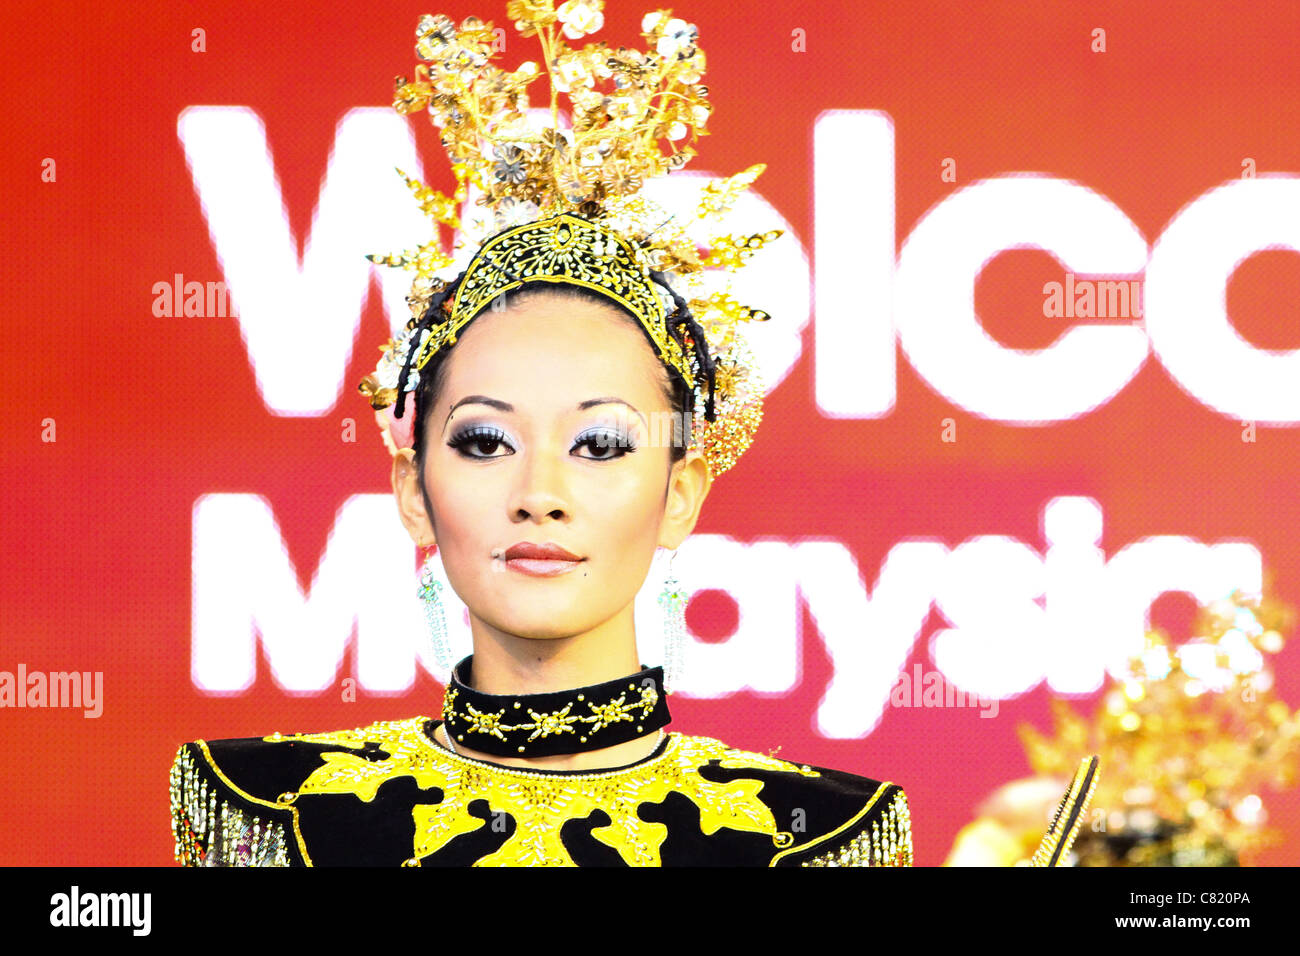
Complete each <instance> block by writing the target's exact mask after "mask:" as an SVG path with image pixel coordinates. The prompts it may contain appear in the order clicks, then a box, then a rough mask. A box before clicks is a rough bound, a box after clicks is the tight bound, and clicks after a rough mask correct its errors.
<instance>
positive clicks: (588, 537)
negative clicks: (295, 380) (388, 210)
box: [394, 294, 709, 639]
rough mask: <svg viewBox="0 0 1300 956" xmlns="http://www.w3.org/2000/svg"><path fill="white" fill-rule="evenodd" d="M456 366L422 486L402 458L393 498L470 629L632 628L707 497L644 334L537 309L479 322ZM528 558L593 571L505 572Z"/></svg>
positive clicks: (585, 309)
mask: <svg viewBox="0 0 1300 956" xmlns="http://www.w3.org/2000/svg"><path fill="white" fill-rule="evenodd" d="M446 362H447V365H446V369H445V379H444V381H443V385H442V388H441V389H440V390H439V393H438V395H437V401H436V403H435V404H434V406H433V407H432V408H431V409H429V410H428V411H427V412H426V413H425V416H424V418H423V420H422V422H421V427H422V428H423V429H424V462H423V466H424V472H423V475H421V476H417V475H415V473H414V467H413V464H412V463H411V462H412V459H413V452H410V451H409V450H407V451H403V452H402V453H401V454H400V455H399V457H398V460H397V461H396V462H395V465H394V487H395V490H396V491H397V494H398V501H399V504H400V506H401V509H402V512H403V520H404V521H405V523H406V525H407V528H408V529H409V530H410V531H411V534H412V537H413V538H414V539H415V540H416V541H417V542H418V541H423V542H424V543H426V544H428V543H431V539H432V543H436V544H437V545H438V550H439V553H440V555H441V558H442V561H443V564H444V566H445V567H446V569H447V578H448V580H449V581H450V583H451V585H452V587H453V588H455V590H456V593H457V594H458V595H459V596H460V597H461V599H462V600H463V601H464V602H465V604H466V605H467V606H468V608H469V611H470V615H471V619H477V620H476V621H475V627H476V628H479V627H482V626H483V625H487V626H488V627H491V628H494V629H496V630H498V631H500V632H502V633H504V634H508V635H514V636H518V637H526V638H543V639H544V638H555V637H569V636H572V635H575V634H582V633H586V632H588V631H591V630H593V629H595V628H596V627H598V626H600V625H602V624H604V623H606V622H608V621H610V620H611V619H613V618H614V617H616V616H617V615H620V614H626V615H629V617H630V615H631V611H632V603H633V600H634V599H635V597H636V594H637V591H638V590H640V588H641V585H642V583H643V582H644V580H645V577H646V573H647V571H648V570H649V566H650V562H651V560H652V559H653V557H654V552H655V548H656V547H657V546H660V545H662V546H664V547H668V548H676V547H677V546H678V545H679V544H680V543H681V541H682V540H684V539H685V537H686V536H687V535H688V534H689V533H690V531H691V530H692V528H693V527H694V526H695V522H696V519H697V518H698V515H699V511H700V506H701V505H702V504H703V501H704V497H705V495H706V494H707V493H708V484H709V482H708V475H707V469H706V468H705V464H704V461H703V459H702V458H701V457H700V456H699V454H698V453H694V452H692V453H690V454H688V455H687V457H686V458H685V459H683V460H682V461H680V462H678V463H676V464H675V465H672V464H670V463H671V448H670V442H671V441H672V436H673V429H672V427H671V417H670V416H671V413H672V411H671V406H670V404H669V401H668V398H667V396H666V395H665V393H664V384H663V383H664V378H663V375H664V372H663V369H662V366H661V365H660V363H659V360H658V358H657V357H656V355H655V353H654V351H653V350H652V348H651V346H650V344H649V341H648V339H647V338H646V336H645V334H644V333H643V332H642V331H641V330H640V329H639V328H637V327H636V326H635V325H634V324H633V321H632V319H631V318H629V317H627V316H626V315H624V314H623V313H621V312H619V311H618V310H617V309H616V308H615V307H613V306H612V305H609V306H606V305H603V304H600V303H597V302H592V301H589V300H586V299H576V298H570V297H566V296H563V295H556V294H538V295H530V296H529V297H528V298H526V299H523V300H521V301H519V302H518V303H516V304H514V305H512V306H511V307H510V308H508V309H504V310H488V311H486V312H484V313H482V314H481V315H479V316H477V317H476V318H475V319H474V321H473V322H471V323H470V324H469V325H468V326H467V327H466V328H465V329H464V330H463V332H462V334H461V335H460V337H459V340H458V341H457V342H456V344H455V346H454V347H453V348H452V350H451V352H450V353H449V355H448V357H447V359H446ZM664 423H668V427H666V428H665V427H664ZM417 480H418V481H419V482H421V483H422V485H423V490H424V493H425V494H427V496H428V501H429V504H430V505H431V507H432V511H433V513H432V515H431V516H430V515H427V514H426V513H425V508H424V503H423V500H421V497H420V494H419V486H418V485H417V484H416V482H417ZM425 529H427V530H425ZM519 543H529V544H539V545H544V544H554V545H558V546H559V547H561V548H564V549H566V550H567V551H569V552H571V553H572V554H574V555H576V556H577V557H579V558H581V559H582V560H581V561H579V562H577V563H574V564H570V565H566V566H565V567H567V568H568V570H565V571H564V572H563V573H561V574H556V575H552V576H538V575H535V574H528V573H525V570H524V567H526V565H520V564H518V563H515V562H514V561H508V560H507V559H506V552H507V550H508V549H510V548H511V547H512V546H514V545H517V544H519Z"/></svg>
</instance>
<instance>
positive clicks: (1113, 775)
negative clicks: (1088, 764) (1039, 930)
mask: <svg viewBox="0 0 1300 956" xmlns="http://www.w3.org/2000/svg"><path fill="white" fill-rule="evenodd" d="M1293 618H1294V613H1293V612H1292V611H1291V609H1290V608H1287V607H1285V606H1283V605H1280V604H1278V603H1276V602H1275V601H1273V600H1271V599H1268V598H1265V597H1263V596H1262V595H1259V594H1256V595H1249V594H1245V593H1243V592H1240V591H1236V592H1233V593H1232V594H1231V595H1230V596H1229V597H1227V598H1224V599H1222V600H1220V601H1216V602H1214V603H1212V604H1210V605H1209V606H1207V607H1203V608H1201V609H1200V611H1199V613H1198V620H1197V622H1196V625H1195V627H1194V629H1193V635H1194V637H1193V638H1192V639H1191V640H1189V641H1186V642H1184V643H1183V644H1181V645H1180V646H1178V647H1174V646H1172V644H1171V642H1170V640H1169V638H1168V636H1167V635H1166V634H1164V633H1163V632H1161V631H1159V630H1153V631H1151V632H1150V633H1148V634H1147V636H1146V641H1145V648H1144V649H1143V650H1142V651H1141V652H1140V653H1139V654H1138V655H1137V656H1136V657H1135V658H1134V659H1133V660H1132V662H1131V663H1130V667H1129V673H1128V675H1127V679H1125V680H1122V681H1118V682H1116V684H1115V686H1113V687H1111V688H1110V689H1109V690H1108V691H1107V693H1106V694H1105V696H1104V697H1103V698H1102V703H1101V707H1100V708H1099V709H1098V712H1097V715H1096V717H1095V718H1094V719H1093V720H1092V721H1086V720H1084V719H1083V718H1082V717H1080V716H1079V715H1077V714H1076V713H1075V712H1074V711H1073V709H1072V708H1070V706H1069V705H1067V704H1066V703H1064V702H1063V701H1060V700H1054V701H1053V711H1054V721H1055V724H1056V728H1055V733H1054V736H1053V737H1052V738H1050V739H1049V738H1047V737H1045V736H1043V735H1042V734H1039V733H1038V732H1037V731H1035V730H1034V729H1033V728H1032V727H1029V726H1027V725H1026V726H1023V727H1021V729H1020V734H1021V738H1022V740H1023V742H1024V744H1025V749H1026V752H1027V754H1028V757H1029V762H1030V764H1031V765H1032V766H1033V768H1034V770H1035V771H1036V772H1037V773H1039V774H1044V775H1058V774H1064V773H1068V772H1069V770H1070V767H1071V766H1073V764H1074V762H1075V761H1076V760H1077V759H1078V755H1079V754H1080V753H1088V752H1093V753H1096V754H1099V755H1100V758H1101V764H1102V765H1103V767H1106V768H1108V769H1107V770H1106V772H1104V773H1102V774H1101V779H1100V781H1099V782H1097V783H1096V788H1097V789H1096V800H1095V804H1094V806H1095V807H1096V808H1097V809H1096V811H1095V813H1101V814H1103V816H1102V817H1100V818H1099V819H1100V820H1102V821H1103V822H1104V826H1093V827H1090V828H1089V829H1088V830H1086V831H1084V832H1083V833H1082V834H1081V835H1080V839H1079V843H1078V845H1077V846H1076V847H1075V851H1076V854H1077V856H1078V858H1079V860H1080V862H1081V863H1083V864H1084V865H1097V864H1101V865H1116V864H1119V865H1139V866H1142V865H1165V866H1168V865H1173V866H1214V865H1237V864H1238V863H1239V862H1240V857H1241V854H1242V853H1243V852H1245V851H1250V850H1254V849H1257V848H1259V847H1261V846H1264V845H1266V844H1268V843H1270V842H1272V841H1274V840H1275V839H1276V837H1277V834H1276V833H1272V832H1270V831H1269V830H1268V829H1267V828H1266V827H1265V826H1264V823H1265V821H1266V819H1267V815H1266V813H1265V808H1264V801H1263V799H1262V794H1263V793H1264V788H1266V787H1271V788H1282V787H1289V786H1291V785H1293V784H1294V783H1295V780H1296V771H1297V763H1298V762H1300V711H1297V712H1293V711H1292V710H1291V708H1290V707H1288V706H1287V704H1286V703H1285V702H1284V701H1282V700H1280V699H1278V698H1277V697H1276V696H1274V694H1273V692H1272V673H1271V671H1270V669H1269V667H1268V665H1267V655H1270V654H1275V653H1277V652H1278V651H1280V650H1281V649H1282V645H1283V637H1282V633H1283V632H1284V631H1285V630H1287V629H1289V628H1290V626H1291V623H1292V620H1293ZM1076 782H1077V778H1076Z"/></svg>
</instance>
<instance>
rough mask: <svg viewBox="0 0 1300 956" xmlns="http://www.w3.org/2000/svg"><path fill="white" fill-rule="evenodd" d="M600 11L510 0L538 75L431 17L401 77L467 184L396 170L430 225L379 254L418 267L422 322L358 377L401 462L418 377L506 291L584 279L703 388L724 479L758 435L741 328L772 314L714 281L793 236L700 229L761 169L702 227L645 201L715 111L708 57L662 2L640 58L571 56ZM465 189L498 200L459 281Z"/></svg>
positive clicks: (720, 198)
mask: <svg viewBox="0 0 1300 956" xmlns="http://www.w3.org/2000/svg"><path fill="white" fill-rule="evenodd" d="M602 8H603V3H602V0H567V2H565V3H562V4H560V6H559V7H558V8H557V7H555V6H554V0H511V2H510V3H509V4H508V5H507V13H508V16H509V17H510V18H511V19H512V20H513V21H514V24H515V27H516V29H517V30H518V31H519V33H520V34H521V35H522V36H525V37H528V36H534V35H535V36H537V37H538V39H539V41H540V43H541V47H542V55H543V67H542V69H541V70H539V68H538V66H537V65H536V64H534V63H531V62H528V63H524V64H522V65H521V66H520V67H519V68H518V69H516V70H515V71H514V72H505V71H503V70H501V69H498V68H496V67H494V66H492V65H491V60H492V59H493V58H494V56H495V52H496V49H495V47H496V40H497V33H496V31H494V29H493V27H492V24H491V23H490V22H488V23H485V22H483V21H481V20H479V19H478V18H476V17H469V18H467V19H466V20H464V21H463V22H462V23H461V25H460V26H459V27H457V26H456V25H455V24H454V23H453V22H452V20H451V19H450V18H448V17H446V16H428V15H426V16H425V17H423V18H422V19H421V20H420V23H419V26H418V28H417V30H416V55H417V56H418V57H419V58H420V59H421V60H422V61H423V62H422V63H420V65H419V66H417V67H416V70H415V79H414V80H410V79H408V78H406V77H404V76H399V77H397V80H396V95H395V99H394V103H393V106H394V108H395V109H396V110H397V111H398V112H400V113H403V114H409V113H413V112H416V111H418V110H422V109H427V110H428V112H429V116H430V119H431V121H432V122H433V124H434V125H435V126H436V127H438V128H439V129H440V130H441V131H442V143H443V146H444V147H445V148H446V149H447V152H448V155H449V157H450V159H451V161H452V173H453V175H454V176H455V177H456V181H457V188H456V190H455V192H454V193H453V194H452V195H451V196H447V195H445V194H443V193H440V192H438V191H436V190H434V189H431V188H429V187H428V186H426V185H424V184H423V183H421V182H419V181H418V180H415V179H413V178H411V177H409V176H407V175H406V174H405V173H403V172H402V171H401V170H398V172H399V174H400V175H402V177H403V179H404V180H405V181H406V183H407V185H408V186H409V187H410V189H411V191H412V192H413V194H414V195H415V198H416V200H417V201H418V202H419V204H420V208H421V210H422V211H423V212H424V213H425V214H426V215H428V216H429V217H430V219H431V220H432V221H433V227H434V235H433V238H432V239H431V240H430V241H429V242H427V243H425V244H423V245H421V246H420V247H419V248H417V249H413V250H408V251H406V252H402V253H397V254H392V255H372V256H370V257H369V258H370V259H371V261H372V262H376V263H382V264H384V265H388V266H394V267H400V268H404V269H407V270H411V271H414V272H415V273H416V275H415V279H414V281H413V283H412V286H411V293H410V295H409V296H408V297H407V303H408V304H409V306H410V308H411V314H412V317H411V319H410V320H409V321H408V322H407V323H406V325H405V327H404V328H403V329H402V330H401V332H400V333H399V334H398V335H397V336H395V337H394V338H393V339H390V341H389V342H388V343H386V344H385V345H383V346H381V347H380V351H381V352H382V357H381V359H380V361H379V364H378V366H377V367H376V369H375V372H374V373H373V374H371V375H367V376H366V378H365V379H364V380H363V381H362V382H361V383H360V385H359V386H358V388H359V390H360V391H361V392H362V394H363V395H365V396H366V398H367V399H368V400H369V402H370V404H371V406H372V407H373V408H374V410H375V415H376V419H377V421H378V422H379V425H380V428H381V429H382V431H383V436H384V440H385V443H386V445H387V446H388V448H389V450H390V452H392V453H394V454H396V452H397V451H398V449H399V448H402V447H409V445H410V444H411V436H410V425H409V424H408V422H406V421H403V420H402V419H403V418H405V417H406V416H405V403H406V393H407V392H410V391H412V390H414V389H415V388H416V387H417V385H418V384H419V378H420V371H421V370H422V369H424V367H425V366H426V365H427V364H428V362H429V361H430V359H432V358H433V357H434V356H435V355H437V354H438V353H439V352H441V351H443V350H444V349H446V348H448V347H450V346H452V345H453V344H454V343H455V342H456V340H457V336H458V335H459V334H460V332H461V331H462V329H463V328H464V327H465V326H466V325H467V324H468V323H469V322H470V321H472V320H473V319H474V318H475V317H476V316H477V315H479V314H481V313H482V312H483V311H484V310H485V309H486V308H488V307H489V306H490V305H491V304H492V303H493V302H494V301H495V300H497V298H498V297H499V296H501V295H502V294H503V293H507V292H510V291H512V290H514V289H517V288H519V287H521V286H523V285H525V284H528V283H533V282H563V283H568V284H573V285H579V286H582V287H585V288H588V289H591V290H593V291H595V292H598V293H600V294H602V295H604V296H606V297H608V298H609V299H611V300H612V301H614V302H616V303H618V304H619V305H621V306H622V307H624V308H625V309H627V310H628V311H629V312H630V313H632V314H633V315H634V316H636V318H637V320H638V322H639V323H640V325H641V327H642V328H643V329H644V330H645V333H646V335H647V336H648V338H649V340H650V342H651V344H652V345H653V346H654V348H655V350H656V353H657V355H658V357H659V359H660V361H662V362H663V363H664V365H665V366H666V367H667V368H669V369H670V370H671V372H672V373H673V374H675V375H676V376H678V377H679V378H680V380H681V381H682V382H684V383H685V384H686V386H687V387H688V388H690V389H691V390H692V392H693V393H694V396H695V418H694V421H693V422H692V424H691V435H690V445H689V447H691V448H695V449H698V450H699V451H700V452H701V453H702V454H703V456H704V458H705V460H706V462H707V463H708V466H709V471H710V474H711V475H712V476H714V477H716V476H718V475H720V474H722V472H724V471H726V470H727V469H728V468H730V467H731V466H732V465H733V464H734V463H735V461H736V460H737V459H738V458H739V456H740V455H741V454H742V453H743V452H744V451H745V449H746V448H748V447H749V445H750V443H751V442H752V440H753V436H754V432H755V431H756V429H757V428H758V425H759V422H760V421H761V419H762V397H763V387H762V382H761V381H760V379H759V377H758V374H757V370H756V368H755V365H754V360H753V356H752V354H751V353H750V351H749V349H748V343H747V342H746V341H745V338H744V336H743V334H742V333H741V331H740V329H739V326H740V324H741V323H743V322H749V321H765V320H767V319H768V318H769V316H768V314H767V313H766V312H763V311H761V310H758V309H751V308H749V307H747V306H745V305H742V304H741V303H740V302H738V301H737V300H736V299H735V298H734V297H733V296H732V295H731V294H730V291H729V289H728V288H726V287H725V284H724V287H723V288H717V282H716V279H717V277H718V274H719V272H721V274H722V275H723V276H726V275H729V274H730V273H734V272H735V270H736V269H738V268H740V267H741V266H742V265H744V264H745V262H746V260H748V259H749V257H750V256H751V255H752V254H753V253H754V252H755V251H757V250H758V249H761V248H762V247H763V246H764V245H765V244H766V243H768V242H770V241H771V240H773V239H775V238H777V237H778V236H779V235H780V234H781V230H779V229H773V230H768V231H766V232H762V233H757V234H752V235H743V234H726V235H720V236H710V235H707V234H706V235H704V236H701V235H698V231H699V224H700V223H702V222H705V221H707V220H709V219H712V218H715V217H719V216H721V215H723V214H725V213H726V212H727V211H728V210H730V208H731V207H732V206H733V205H734V203H735V201H736V198H737V197H738V196H739V195H740V193H741V192H742V191H743V190H745V189H746V188H747V187H748V186H749V185H750V184H751V183H752V182H753V181H754V180H755V179H756V178H757V177H758V175H759V174H760V173H761V172H762V171H763V168H764V167H763V166H762V165H755V166H751V167H750V168H748V169H746V170H744V171H743V172H741V173H740V174H738V175H736V176H732V177H731V178H729V179H725V180H722V181H720V182H713V183H711V184H710V185H708V186H706V187H705V188H704V189H703V191H702V193H701V195H700V198H699V202H698V205H697V208H696V210H695V214H694V215H693V216H692V217H690V218H689V219H687V218H686V217H679V216H677V215H676V214H674V213H673V212H671V211H669V210H667V209H665V208H663V207H662V206H660V205H657V204H655V203H653V202H651V201H650V200H648V199H646V198H645V197H643V196H641V195H638V194H639V193H640V191H641V189H642V187H643V185H644V183H645V182H646V180H648V179H651V178H653V177H657V176H661V175H664V174H667V173H668V172H671V171H672V170H675V169H680V168H681V167H682V166H684V165H685V164H686V163H687V161H688V160H689V159H690V158H691V157H692V156H693V155H695V150H694V147H693V144H694V142H695V140H696V138H697V137H698V136H701V135H705V132H706V131H705V130H704V125H705V123H706V121H707V119H708V116H709V113H710V110H711V106H710V105H709V103H708V101H707V94H708V89H707V88H706V87H704V86H702V85H700V78H701V76H702V75H703V72H704V53H703V51H701V50H700V48H699V47H698V46H697V45H696V43H695V39H696V30H695V27H694V26H692V25H691V24H688V23H686V22H684V21H682V20H680V19H675V18H673V16H672V14H671V11H666V10H660V11H655V12H653V13H650V14H647V15H646V16H645V18H644V19H643V20H642V31H643V33H642V35H643V37H644V38H645V39H646V40H647V41H648V43H649V49H648V51H646V52H644V53H643V52H641V51H639V50H631V49H625V48H618V49H612V48H610V47H608V46H606V45H605V44H603V43H589V44H588V45H586V46H585V47H582V48H581V49H572V48H570V47H569V46H568V45H567V44H566V43H565V38H566V37H567V38H569V39H576V38H578V37H581V36H585V35H587V34H590V33H593V32H595V31H596V30H597V29H599V28H600V26H601V25H602V23H603V14H602V12H601V11H602ZM542 72H544V73H546V75H547V77H548V80H549V83H550V115H551V123H550V126H549V127H547V128H545V129H541V130H538V129H535V128H534V127H533V126H531V125H530V122H529V119H528V116H527V114H526V112H525V111H526V110H528V108H529V100H528V92H527V87H528V86H529V84H531V83H532V82H533V81H534V80H536V79H537V78H538V76H539V75H541V73H542ZM560 93H564V94H565V95H566V97H567V98H568V100H569V104H570V107H571V109H570V119H571V127H570V128H568V129H562V128H561V123H560V110H559V98H558V94H560ZM665 146H666V147H667V150H666V151H665ZM469 185H473V186H474V187H476V188H477V189H478V190H480V191H481V194H482V195H481V197H480V198H479V200H478V205H480V206H484V207H486V208H487V210H488V216H487V217H486V219H484V220H481V221H480V222H479V223H478V225H479V226H481V227H485V230H486V231H488V232H490V233H492V235H491V236H490V237H489V238H488V239H487V240H485V241H484V242H483V243H482V245H481V246H480V247H479V248H478V250H477V251H476V252H475V253H474V255H473V258H472V259H471V261H470V263H469V265H468V267H467V268H466V269H465V270H464V272H462V273H460V274H459V275H457V276H455V277H454V278H451V277H449V276H448V275H447V273H448V272H449V271H450V270H451V267H452V266H453V264H454V263H455V262H456V258H455V257H454V256H453V255H451V254H449V253H448V252H447V251H445V249H444V246H443V243H442V240H441V237H440V227H441V226H447V227H450V228H453V229H455V228H459V227H460V226H461V219H460V214H459V212H458V210H459V207H460V204H461V203H463V202H464V201H465V200H466V198H467V197H468V195H469ZM462 242H463V240H462ZM670 280H671V281H672V282H673V283H674V284H676V285H678V286H680V287H681V289H682V291H681V292H679V291H677V290H675V289H674V288H673V286H672V285H669V282H670ZM710 280H713V281H710ZM710 288H711V289H712V291H710Z"/></svg>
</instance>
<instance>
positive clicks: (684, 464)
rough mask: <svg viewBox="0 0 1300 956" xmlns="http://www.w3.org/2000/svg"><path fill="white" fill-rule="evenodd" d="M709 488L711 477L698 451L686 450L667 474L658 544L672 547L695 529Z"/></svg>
mask: <svg viewBox="0 0 1300 956" xmlns="http://www.w3.org/2000/svg"><path fill="white" fill-rule="evenodd" d="M711 487H713V478H712V477H711V476H710V475H709V466H708V463H707V462H706V461H705V459H704V456H703V455H702V454H701V453H700V452H698V451H690V452H687V453H686V457H685V458H683V459H682V460H681V461H679V462H676V463H675V464H674V465H673V468H672V471H671V473H670V474H669V476H668V495H667V498H666V500H665V502H664V517H663V521H662V522H661V523H660V525H659V545H660V547H664V548H668V549H669V550H674V549H676V548H677V547H679V546H680V545H681V543H682V542H683V541H685V540H686V537H687V535H689V534H690V533H691V532H692V531H694V530H695V523H696V522H697V521H699V519H700V509H701V508H703V507H704V499H705V498H707V497H708V495H709V489H710V488H711Z"/></svg>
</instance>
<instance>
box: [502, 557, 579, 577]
mask: <svg viewBox="0 0 1300 956" xmlns="http://www.w3.org/2000/svg"><path fill="white" fill-rule="evenodd" d="M581 563H582V561H555V560H550V559H543V558H510V559H508V560H507V561H506V567H508V568H509V569H510V570H512V571H519V572H522V573H523V574H529V575H532V576H533V577H543V578H553V577H555V576H556V575H557V574H564V573H565V572H567V571H572V570H573V569H574V568H576V567H577V566H578V565H580V564H581Z"/></svg>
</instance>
